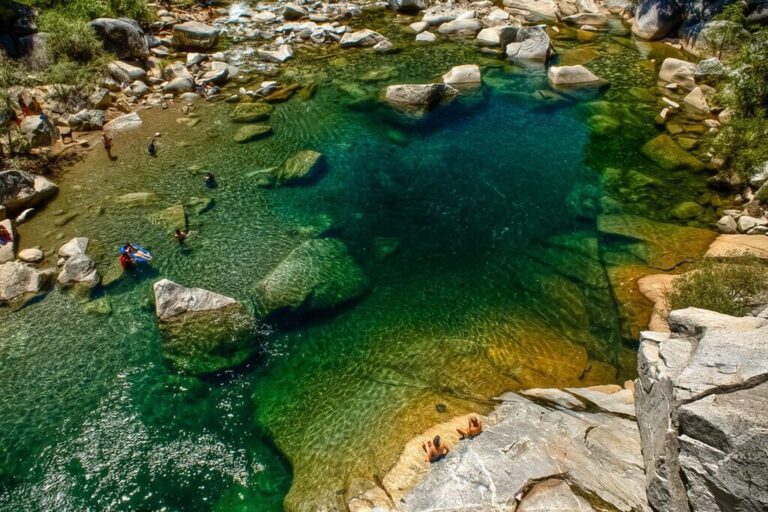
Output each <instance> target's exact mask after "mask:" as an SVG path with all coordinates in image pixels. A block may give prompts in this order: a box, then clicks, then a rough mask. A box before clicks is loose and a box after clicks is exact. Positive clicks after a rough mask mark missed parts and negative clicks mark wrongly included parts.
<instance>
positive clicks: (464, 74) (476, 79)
mask: <svg viewBox="0 0 768 512" xmlns="http://www.w3.org/2000/svg"><path fill="white" fill-rule="evenodd" d="M443 83H445V84H448V85H452V86H456V85H458V86H462V85H463V86H466V85H470V86H471V85H480V83H481V79H480V67H479V66H478V65H477V64H464V65H461V66H454V67H453V68H451V70H450V71H448V72H447V73H446V74H444V75H443Z"/></svg>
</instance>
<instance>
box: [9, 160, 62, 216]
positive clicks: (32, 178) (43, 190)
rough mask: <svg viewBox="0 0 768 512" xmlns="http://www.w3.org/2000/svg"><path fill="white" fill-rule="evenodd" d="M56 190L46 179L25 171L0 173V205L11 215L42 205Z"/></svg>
mask: <svg viewBox="0 0 768 512" xmlns="http://www.w3.org/2000/svg"><path fill="white" fill-rule="evenodd" d="M57 190H58V187H57V186H56V185H54V184H53V183H52V182H50V181H48V180H47V179H46V178H43V177H42V176H38V175H35V174H30V173H28V172H27V171H18V170H10V171H4V172H0V203H1V204H2V206H3V207H4V208H5V210H6V211H7V212H8V214H11V215H12V214H14V213H16V212H20V211H22V210H26V209H28V208H34V207H36V206H39V205H41V204H43V203H44V202H45V201H47V200H48V199H50V198H51V197H53V196H54V195H56V192H57Z"/></svg>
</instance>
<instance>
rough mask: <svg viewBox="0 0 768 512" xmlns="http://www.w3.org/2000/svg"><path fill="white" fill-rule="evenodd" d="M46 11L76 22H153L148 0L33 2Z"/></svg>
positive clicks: (39, 0) (52, 0)
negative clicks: (124, 18)
mask: <svg viewBox="0 0 768 512" xmlns="http://www.w3.org/2000/svg"><path fill="white" fill-rule="evenodd" d="M32 3H33V4H34V5H35V6H37V7H40V8H42V9H43V10H45V11H46V12H45V13H44V15H46V14H50V13H55V14H56V15H57V16H62V17H66V18H70V19H75V20H82V21H90V20H92V19H94V18H104V17H108V18H120V17H127V18H133V19H135V20H136V21H138V22H139V23H141V24H145V25H146V24H147V23H149V21H151V15H152V13H151V11H150V10H149V7H148V6H147V1H146V0H33V1H32Z"/></svg>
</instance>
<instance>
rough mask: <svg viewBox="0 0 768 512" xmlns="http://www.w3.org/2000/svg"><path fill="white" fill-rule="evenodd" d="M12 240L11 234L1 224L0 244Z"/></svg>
mask: <svg viewBox="0 0 768 512" xmlns="http://www.w3.org/2000/svg"><path fill="white" fill-rule="evenodd" d="M11 242H13V235H11V232H10V231H8V228H6V227H5V226H3V225H0V246H3V245H5V244H9V243H11Z"/></svg>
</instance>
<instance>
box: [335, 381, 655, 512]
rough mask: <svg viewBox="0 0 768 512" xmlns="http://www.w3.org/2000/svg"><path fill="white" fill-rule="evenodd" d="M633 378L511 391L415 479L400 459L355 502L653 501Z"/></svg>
mask: <svg viewBox="0 0 768 512" xmlns="http://www.w3.org/2000/svg"><path fill="white" fill-rule="evenodd" d="M631 384H632V383H631V382H630V383H628V389H624V388H622V387H621V386H614V385H611V386H594V387H592V388H583V389H579V390H575V389H567V390H561V389H536V390H530V392H527V391H526V392H521V393H522V394H517V393H506V394H504V395H502V396H501V397H500V401H501V403H500V405H499V406H498V407H497V408H496V410H495V411H494V412H493V413H492V414H491V415H490V416H489V417H488V418H487V419H486V421H485V425H486V428H485V429H484V431H483V432H482V433H481V434H480V435H479V436H477V437H475V438H474V439H469V440H463V441H460V442H458V444H454V445H452V446H451V452H450V453H449V454H448V456H446V457H445V458H444V459H443V460H441V461H439V462H436V463H433V464H432V465H431V467H430V468H429V469H427V468H426V467H424V468H423V471H422V474H423V472H426V471H428V472H427V474H426V476H425V477H424V478H423V480H421V482H420V483H418V484H416V485H415V487H412V488H410V486H408V485H404V484H403V482H404V479H402V478H398V475H393V474H392V473H393V472H397V471H399V469H398V468H400V469H402V468H403V466H404V465H403V464H397V465H395V468H394V469H393V471H392V472H390V474H388V475H386V476H385V477H384V478H383V479H382V481H381V482H380V484H381V485H379V486H378V487H375V488H373V489H369V490H368V492H367V493H366V495H365V496H357V497H355V499H353V500H352V501H351V502H350V510H371V509H374V510H381V511H384V510H402V511H421V512H426V511H437V510H440V511H480V510H483V511H488V510H504V511H510V510H511V511H518V512H519V511H524V510H525V511H529V512H531V511H540V510H541V511H543V510H582V511H591V510H619V511H627V512H628V511H650V507H649V506H648V503H647V501H646V498H645V489H644V485H645V477H644V472H643V460H642V455H641V451H640V435H639V433H638V429H637V424H636V422H635V419H634V409H633V408H631V403H632V393H631V388H632V386H631ZM574 391H578V394H576V393H574ZM628 401H629V405H630V408H629V409H628V408H627V402H628ZM465 422H466V420H464V421H463V423H462V425H463V424H465ZM409 449H410V450H411V451H413V450H418V448H416V447H406V451H408V450H409ZM411 455H412V454H408V453H406V452H404V454H403V455H402V456H401V460H402V459H403V458H406V457H410V456H411ZM421 457H422V458H423V453H422V454H421ZM410 458H411V459H412V457H410ZM409 465H410V466H413V465H414V463H413V462H410V464H409ZM406 466H407V465H406ZM425 466H426V464H425ZM406 469H412V468H406ZM396 484H398V485H396Z"/></svg>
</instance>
